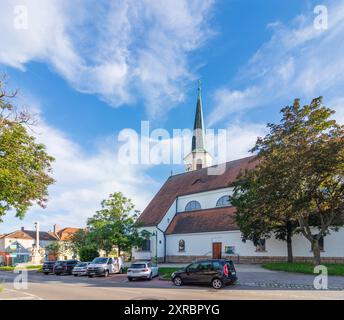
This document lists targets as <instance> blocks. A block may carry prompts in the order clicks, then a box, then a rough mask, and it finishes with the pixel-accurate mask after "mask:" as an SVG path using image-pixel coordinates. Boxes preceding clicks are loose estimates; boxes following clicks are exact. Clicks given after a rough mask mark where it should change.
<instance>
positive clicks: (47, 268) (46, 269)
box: [42, 261, 56, 274]
mask: <svg viewBox="0 0 344 320" xmlns="http://www.w3.org/2000/svg"><path fill="white" fill-rule="evenodd" d="M55 263H56V261H45V262H44V263H43V266H42V272H43V273H44V274H49V273H54V265H55Z"/></svg>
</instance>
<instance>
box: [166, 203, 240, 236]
mask: <svg viewBox="0 0 344 320" xmlns="http://www.w3.org/2000/svg"><path fill="white" fill-rule="evenodd" d="M234 213H235V207H221V208H212V209H205V210H197V211H187V212H181V213H178V214H176V215H175V217H174V218H173V220H172V222H171V223H170V225H169V226H168V228H167V230H166V234H167V235H168V234H183V233H199V232H216V231H231V230H238V229H239V228H238V226H237V225H236V224H235V221H234Z"/></svg>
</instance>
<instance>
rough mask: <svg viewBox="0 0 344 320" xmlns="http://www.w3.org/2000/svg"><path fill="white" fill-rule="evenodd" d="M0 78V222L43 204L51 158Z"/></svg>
mask: <svg viewBox="0 0 344 320" xmlns="http://www.w3.org/2000/svg"><path fill="white" fill-rule="evenodd" d="M14 97H15V94H8V93H7V92H6V90H5V88H4V81H3V80H0V221H2V219H1V218H2V217H3V216H4V215H5V214H6V213H7V212H9V211H13V212H15V214H16V216H17V217H19V218H22V217H24V215H25V213H26V212H27V210H28V209H29V208H30V207H31V206H32V205H33V204H34V203H37V204H38V205H40V206H41V207H45V205H46V202H47V195H48V191H47V188H48V186H49V185H50V184H52V183H53V182H54V179H53V178H52V177H51V175H50V174H51V163H52V161H53V160H54V159H53V157H51V156H50V155H48V154H47V152H46V148H45V146H44V145H43V144H40V143H37V142H36V139H35V137H34V136H32V135H30V134H29V126H31V125H34V122H33V121H32V116H31V115H30V114H29V113H28V112H18V111H17V110H16V108H15V106H14V105H13V104H12V101H13V98H14Z"/></svg>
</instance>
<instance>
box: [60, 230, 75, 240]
mask: <svg viewBox="0 0 344 320" xmlns="http://www.w3.org/2000/svg"><path fill="white" fill-rule="evenodd" d="M79 230H80V229H79V228H64V229H62V230H60V231H58V232H57V235H58V237H59V238H60V240H62V241H67V240H70V239H71V238H72V236H73V235H74V234H75V233H76V232H77V231H79Z"/></svg>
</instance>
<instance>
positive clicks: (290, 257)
mask: <svg viewBox="0 0 344 320" xmlns="http://www.w3.org/2000/svg"><path fill="white" fill-rule="evenodd" d="M292 236H293V233H292V231H291V226H290V222H288V223H287V252H288V263H293V262H294V257H293V244H292Z"/></svg>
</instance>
